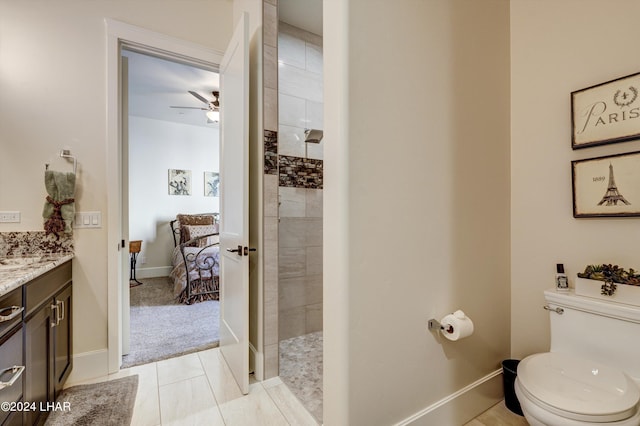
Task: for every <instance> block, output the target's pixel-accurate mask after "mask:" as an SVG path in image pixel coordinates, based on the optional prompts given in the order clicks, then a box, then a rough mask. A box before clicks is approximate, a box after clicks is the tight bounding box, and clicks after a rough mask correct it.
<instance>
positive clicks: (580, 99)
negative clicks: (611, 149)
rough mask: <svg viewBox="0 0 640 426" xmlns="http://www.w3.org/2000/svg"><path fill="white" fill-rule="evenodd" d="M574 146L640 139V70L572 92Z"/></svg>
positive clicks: (572, 139)
mask: <svg viewBox="0 0 640 426" xmlns="http://www.w3.org/2000/svg"><path fill="white" fill-rule="evenodd" d="M571 123H572V130H573V133H572V135H571V147H572V148H573V149H579V148H587V147H590V146H596V145H604V144H610V143H616V142H622V141H627V140H631V139H636V138H640V73H638V74H632V75H629V76H626V77H622V78H619V79H616V80H612V81H608V82H606V83H602V84H598V85H596V86H591V87H587V88H586V89H581V90H577V91H575V92H572V93H571Z"/></svg>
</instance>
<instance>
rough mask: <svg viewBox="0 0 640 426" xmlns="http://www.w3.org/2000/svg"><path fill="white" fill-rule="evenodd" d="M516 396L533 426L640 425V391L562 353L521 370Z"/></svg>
mask: <svg viewBox="0 0 640 426" xmlns="http://www.w3.org/2000/svg"><path fill="white" fill-rule="evenodd" d="M515 391H516V395H517V397H518V401H519V402H520V406H521V407H522V411H523V413H524V414H525V418H526V419H527V421H528V422H529V424H530V425H532V426H578V425H615V426H638V425H640V389H639V388H638V385H637V384H636V383H635V382H634V381H633V380H632V379H631V378H630V377H629V376H627V375H626V374H625V373H623V372H622V371H620V370H618V369H616V368H615V367H611V366H608V365H604V364H601V363H597V362H594V361H590V360H587V359H583V358H580V357H576V356H574V355H569V354H563V353H554V352H548V353H541V354H536V355H531V356H529V357H527V358H525V359H524V360H522V361H521V362H520V364H519V365H518V375H517V377H516V382H515Z"/></svg>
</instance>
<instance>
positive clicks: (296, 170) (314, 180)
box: [279, 155, 323, 189]
mask: <svg viewBox="0 0 640 426" xmlns="http://www.w3.org/2000/svg"><path fill="white" fill-rule="evenodd" d="M279 160H280V164H279V166H280V176H279V181H280V186H287V187H292V188H313V189H322V179H323V173H322V164H323V163H322V160H314V159H312V158H300V157H291V156H288V155H280V156H279Z"/></svg>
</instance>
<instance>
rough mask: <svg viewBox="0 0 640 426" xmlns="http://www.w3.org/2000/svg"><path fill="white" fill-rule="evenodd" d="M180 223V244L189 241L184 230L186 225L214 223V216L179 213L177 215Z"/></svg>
mask: <svg viewBox="0 0 640 426" xmlns="http://www.w3.org/2000/svg"><path fill="white" fill-rule="evenodd" d="M176 219H178V223H179V224H180V244H182V243H184V242H186V241H189V240H190V239H191V238H188V237H187V236H186V235H185V234H186V232H185V231H184V226H185V225H213V216H211V215H204V214H178V215H176ZM216 232H217V231H216Z"/></svg>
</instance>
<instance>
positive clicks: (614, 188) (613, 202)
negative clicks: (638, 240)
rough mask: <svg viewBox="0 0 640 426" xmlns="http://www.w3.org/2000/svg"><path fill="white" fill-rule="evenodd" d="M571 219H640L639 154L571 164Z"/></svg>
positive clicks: (600, 158) (633, 153) (612, 156)
mask: <svg viewBox="0 0 640 426" xmlns="http://www.w3.org/2000/svg"><path fill="white" fill-rule="evenodd" d="M571 176H572V180H573V217H576V218H580V217H619V216H623V217H624V216H640V151H638V152H630V153H626V154H618V155H608V156H605V157H596V158H589V159H586V160H576V161H572V162H571Z"/></svg>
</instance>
